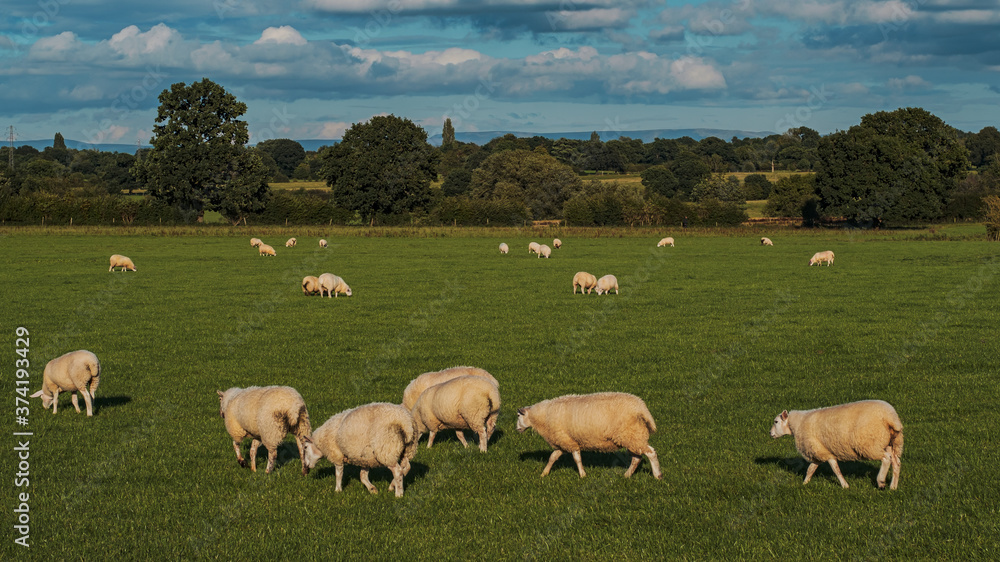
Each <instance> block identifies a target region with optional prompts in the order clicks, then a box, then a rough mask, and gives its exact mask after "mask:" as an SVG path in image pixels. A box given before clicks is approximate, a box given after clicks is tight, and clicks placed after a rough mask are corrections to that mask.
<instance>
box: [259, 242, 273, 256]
mask: <svg viewBox="0 0 1000 562" xmlns="http://www.w3.org/2000/svg"><path fill="white" fill-rule="evenodd" d="M257 250H258V252H259V254H258V255H260V256H272V257H274V255H275V253H274V248H272V247H271V246H268V245H267V244H261V245H260V246H259V247H258V248H257Z"/></svg>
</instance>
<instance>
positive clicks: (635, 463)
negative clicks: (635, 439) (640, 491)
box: [625, 455, 642, 478]
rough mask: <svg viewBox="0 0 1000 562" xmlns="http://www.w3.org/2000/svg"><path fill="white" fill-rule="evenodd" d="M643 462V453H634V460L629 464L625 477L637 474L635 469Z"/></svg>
mask: <svg viewBox="0 0 1000 562" xmlns="http://www.w3.org/2000/svg"><path fill="white" fill-rule="evenodd" d="M641 462H642V455H632V462H631V463H630V464H629V465H628V470H626V471H625V478H631V477H632V475H633V474H635V469H637V468H639V463H641Z"/></svg>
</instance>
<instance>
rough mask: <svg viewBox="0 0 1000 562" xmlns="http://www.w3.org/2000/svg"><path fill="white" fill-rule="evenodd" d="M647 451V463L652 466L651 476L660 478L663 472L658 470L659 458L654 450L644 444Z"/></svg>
mask: <svg viewBox="0 0 1000 562" xmlns="http://www.w3.org/2000/svg"><path fill="white" fill-rule="evenodd" d="M646 448H647V449H648V451H646V456H647V457H649V464H650V465H652V467H653V478H656V479H657V480H661V479H662V478H663V473H662V472H660V459H659V458H658V457H657V456H656V450H655V449H653V448H652V447H650V446H649V445H647V446H646Z"/></svg>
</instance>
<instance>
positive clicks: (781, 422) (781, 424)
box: [771, 410, 792, 439]
mask: <svg viewBox="0 0 1000 562" xmlns="http://www.w3.org/2000/svg"><path fill="white" fill-rule="evenodd" d="M791 434H792V430H791V429H789V428H788V410H785V411H783V412H781V413H780V414H778V415H777V416H775V418H774V423H773V424H771V437H773V438H774V439H777V438H779V437H781V436H783V435H791Z"/></svg>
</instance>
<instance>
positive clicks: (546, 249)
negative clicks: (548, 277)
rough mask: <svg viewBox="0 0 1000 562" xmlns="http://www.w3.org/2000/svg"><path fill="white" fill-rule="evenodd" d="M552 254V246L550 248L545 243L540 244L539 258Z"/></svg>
mask: <svg viewBox="0 0 1000 562" xmlns="http://www.w3.org/2000/svg"><path fill="white" fill-rule="evenodd" d="M551 255H552V248H549V247H548V246H546V245H545V244H542V245H541V246H539V248H538V257H539V258H548V257H549V256H551Z"/></svg>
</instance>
